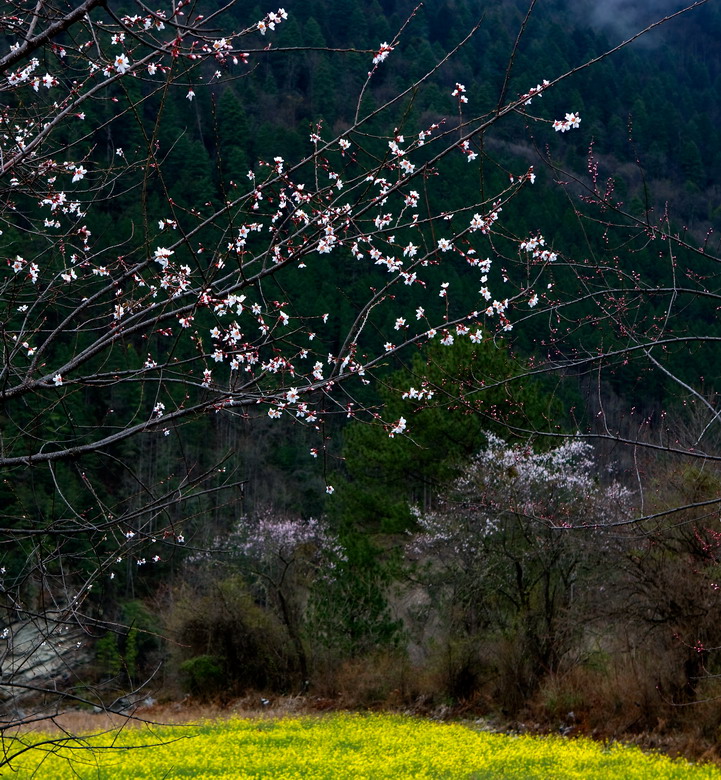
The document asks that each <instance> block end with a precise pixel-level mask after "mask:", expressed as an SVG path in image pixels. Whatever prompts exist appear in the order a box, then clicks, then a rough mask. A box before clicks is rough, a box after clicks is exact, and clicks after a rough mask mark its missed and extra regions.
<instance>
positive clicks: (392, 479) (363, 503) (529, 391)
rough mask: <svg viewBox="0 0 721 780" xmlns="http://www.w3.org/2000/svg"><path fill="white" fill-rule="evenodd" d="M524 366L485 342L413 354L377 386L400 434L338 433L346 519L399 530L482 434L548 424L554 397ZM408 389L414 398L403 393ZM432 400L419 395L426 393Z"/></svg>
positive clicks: (554, 415)
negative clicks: (400, 422)
mask: <svg viewBox="0 0 721 780" xmlns="http://www.w3.org/2000/svg"><path fill="white" fill-rule="evenodd" d="M523 368H524V367H523V365H522V364H521V363H520V362H519V361H517V360H515V359H514V358H513V357H512V356H511V355H510V354H509V353H508V351H507V349H506V348H505V347H504V346H503V345H502V344H498V343H496V342H494V341H492V340H490V339H486V340H484V341H483V342H482V343H480V344H473V343H471V342H470V341H469V340H467V339H464V340H461V339H458V340H457V341H456V342H455V343H454V344H453V345H452V346H450V347H446V346H443V345H441V344H439V343H437V342H434V343H432V344H430V345H429V346H427V347H426V348H425V349H424V350H423V351H422V352H419V353H417V354H416V355H414V356H413V359H412V361H411V364H410V366H409V367H408V368H405V369H401V370H399V371H397V372H395V373H393V374H392V375H391V376H390V377H389V378H388V380H387V382H386V383H385V384H384V386H383V387H382V389H381V397H382V399H383V402H384V412H383V416H384V419H385V420H387V421H389V422H392V421H394V420H397V419H400V418H401V417H403V418H404V419H405V420H406V421H407V424H408V429H407V434H406V435H399V436H394V437H392V438H391V437H390V436H389V430H388V427H387V426H386V427H383V426H380V425H374V426H369V425H367V424H361V423H352V424H351V425H349V426H348V427H347V428H346V430H345V431H344V445H343V456H344V460H345V473H346V475H347V481H345V482H342V483H340V482H339V483H338V488H337V489H338V496H337V501H336V502H335V503H336V505H337V507H338V509H337V513H338V515H340V516H342V517H343V521H344V523H345V524H346V525H348V524H355V527H358V528H360V529H363V530H366V531H376V532H381V533H397V532H402V531H404V530H406V529H407V528H408V524H409V521H410V514H409V508H410V506H414V505H418V506H422V507H424V506H428V505H429V504H430V503H431V502H432V501H433V499H434V496H435V494H436V493H437V492H438V490H439V488H440V487H441V486H442V485H444V484H446V483H447V482H448V481H449V480H451V479H452V478H453V477H454V476H456V475H457V474H458V470H459V468H460V467H461V466H462V465H463V464H464V463H465V462H466V461H467V459H468V458H469V457H470V456H471V455H473V454H475V453H476V452H477V451H478V450H479V449H480V448H481V447H482V446H483V444H484V442H485V433H486V432H490V433H496V434H498V435H500V436H501V437H503V438H506V439H508V440H509V441H514V440H525V439H527V438H528V436H529V434H531V433H532V432H533V431H534V430H539V429H543V428H544V427H546V428H547V426H548V422H549V420H557V419H558V417H559V415H558V411H559V410H558V407H557V402H556V401H555V400H554V399H553V397H552V396H551V395H550V394H549V395H546V394H545V393H544V392H543V387H542V385H541V384H540V383H538V382H534V381H532V380H528V379H520V378H517V377H520V376H522V374H523ZM411 388H414V389H415V390H416V391H418V392H420V393H422V394H423V395H422V397H421V398H415V399H414V398H410V397H409V398H405V399H404V398H403V397H402V396H403V395H404V394H407V393H409V391H410V390H411ZM429 391H430V392H431V393H432V397H430V398H429V397H428V392H429Z"/></svg>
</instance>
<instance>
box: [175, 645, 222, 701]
mask: <svg viewBox="0 0 721 780" xmlns="http://www.w3.org/2000/svg"><path fill="white" fill-rule="evenodd" d="M224 667H225V659H223V658H217V657H216V656H213V655H196V656H194V657H193V658H188V659H187V661H183V663H181V664H180V667H179V669H180V674H181V676H182V680H183V686H184V687H185V689H186V690H187V691H188V693H190V694H191V695H193V696H201V697H205V696H212V695H214V694H216V693H218V692H219V691H221V690H222V689H223V687H224V686H225V684H226V676H225V671H224Z"/></svg>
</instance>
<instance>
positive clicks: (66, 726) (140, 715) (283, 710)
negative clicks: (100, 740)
mask: <svg viewBox="0 0 721 780" xmlns="http://www.w3.org/2000/svg"><path fill="white" fill-rule="evenodd" d="M264 702H268V703H267V704H264ZM321 708H323V707H321ZM317 709H318V708H317V707H314V706H313V702H311V701H308V700H307V699H305V698H303V697H301V696H278V697H274V698H273V699H272V700H269V699H266V698H264V697H262V696H260V695H250V696H245V697H243V698H241V699H236V700H234V701H233V702H231V703H230V704H229V705H220V704H215V703H200V702H196V701H193V700H191V699H185V700H183V701H180V702H171V703H167V704H154V705H152V706H149V707H147V706H146V707H138V708H137V709H135V710H133V711H132V712H129V713H128V714H119V713H114V712H102V711H101V712H90V711H88V710H67V711H65V712H62V713H60V714H58V715H48V716H47V717H46V718H41V719H40V720H36V721H34V722H33V723H32V724H29V725H26V726H24V727H22V730H23V731H36V732H42V733H44V734H58V733H67V734H97V733H99V732H102V731H111V730H114V729H125V728H137V727H140V726H143V725H145V724H147V723H151V724H155V725H178V724H188V723H199V722H201V721H208V720H224V719H227V718H231V717H233V716H234V715H238V716H242V717H243V718H283V717H286V716H288V715H297V714H308V713H310V712H313V711H317Z"/></svg>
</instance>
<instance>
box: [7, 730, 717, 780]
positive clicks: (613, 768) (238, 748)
mask: <svg viewBox="0 0 721 780" xmlns="http://www.w3.org/2000/svg"><path fill="white" fill-rule="evenodd" d="M48 739H51V737H49V736H45V737H43V736H41V735H35V736H33V737H32V742H33V744H34V747H32V749H30V750H27V751H26V752H22V753H21V754H20V755H18V756H17V758H16V759H14V760H13V762H12V766H13V768H14V769H16V770H17V773H16V774H14V775H13V776H14V777H19V778H38V779H42V778H45V779H46V780H64V778H68V780H70V779H72V780H77V778H88V780H89V779H90V778H93V780H101V779H103V778H108V780H124V779H125V778H128V780H130V778H132V779H133V780H141V779H142V778H148V779H149V780H150V779H151V778H152V780H160V778H163V779H164V780H176V778H197V780H211V778H212V780H220V779H221V778H239V779H242V778H284V779H286V780H294V779H295V778H314V779H315V778H318V779H319V780H320V778H327V779H328V780H339V779H341V778H353V780H362V779H363V778H368V780H371V779H372V780H377V779H378V778H394V780H397V779H398V778H414V780H421V779H422V778H503V779H504V780H510V779H511V778H523V779H524V780H527V779H528V778H542V779H543V780H550V779H551V778H552V779H553V780H565V778H568V779H569V780H570V779H571V778H578V780H590V779H591V778H624V780H631V779H632V778H644V780H647V779H648V778H652V779H653V780H666V778H679V779H680V778H684V779H685V778H689V780H691V779H693V780H701V779H702V778H703V779H707V780H712V779H713V780H721V770H719V769H717V768H715V767H712V766H707V765H692V764H689V763H687V762H684V761H680V760H672V759H670V758H668V757H666V756H661V755H655V754H652V755H648V754H645V753H643V752H641V751H640V750H639V749H638V748H635V747H628V746H621V745H617V744H613V745H610V746H604V745H603V744H600V743H597V742H592V741H590V740H586V739H564V738H561V737H543V738H539V737H526V736H522V737H515V736H507V735H502V734H489V733H486V732H478V731H475V730H474V729H473V728H472V727H468V726H463V725H458V724H444V723H434V722H429V721H424V720H419V719H415V718H409V717H402V716H398V715H353V714H340V715H332V716H325V717H301V718H283V719H231V720H216V721H213V722H205V723H200V724H196V725H183V726H162V727H143V728H132V729H126V730H121V731H119V732H118V731H116V732H113V733H105V734H101V735H96V736H89V737H87V738H85V739H73V740H70V739H69V740H67V742H66V743H65V744H64V745H63V746H62V747H60V748H58V747H57V745H52V744H50V743H47V742H46V743H45V745H43V740H48ZM52 739H54V740H56V739H57V735H53V737H52ZM29 741H30V738H29V735H24V737H23V738H22V742H20V741H14V740H13V739H9V738H7V737H6V738H5V740H4V744H3V747H4V751H5V756H6V757H7V756H9V755H13V753H15V752H16V751H18V750H20V751H22V749H23V747H25V746H27V744H28V743H29ZM8 774H10V772H9V773H8Z"/></svg>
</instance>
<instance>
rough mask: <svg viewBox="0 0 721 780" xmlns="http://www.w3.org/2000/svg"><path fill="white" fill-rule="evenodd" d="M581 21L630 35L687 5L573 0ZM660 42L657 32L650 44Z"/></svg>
mask: <svg viewBox="0 0 721 780" xmlns="http://www.w3.org/2000/svg"><path fill="white" fill-rule="evenodd" d="M570 5H571V7H573V8H575V9H576V11H577V13H578V15H579V17H580V20H581V21H584V22H586V24H589V25H590V26H592V27H596V28H601V29H602V30H603V31H604V32H606V33H607V34H609V35H611V36H612V37H614V38H615V37H618V38H619V39H623V38H628V37H630V36H632V35H634V34H635V33H637V32H639V31H640V30H642V29H644V28H645V27H647V26H648V25H649V24H652V23H653V22H655V21H658V20H659V19H662V18H663V17H664V16H668V15H669V14H672V13H675V12H676V11H679V10H681V9H682V8H685V7H686V6H687V5H689V3H684V2H683V1H682V0H571V2H570ZM652 42H653V43H659V42H660V38H659V36H658V35H653V36H652V38H650V39H649V40H647V43H652Z"/></svg>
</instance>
